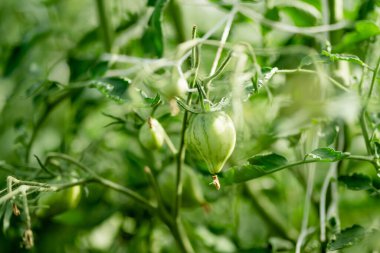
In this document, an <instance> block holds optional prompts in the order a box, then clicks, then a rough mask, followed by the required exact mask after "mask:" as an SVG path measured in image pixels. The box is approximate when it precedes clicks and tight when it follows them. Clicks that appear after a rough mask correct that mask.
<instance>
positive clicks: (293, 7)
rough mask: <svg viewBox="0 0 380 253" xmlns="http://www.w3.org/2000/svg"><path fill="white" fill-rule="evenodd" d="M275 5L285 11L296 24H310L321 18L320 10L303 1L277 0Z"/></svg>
mask: <svg viewBox="0 0 380 253" xmlns="http://www.w3.org/2000/svg"><path fill="white" fill-rule="evenodd" d="M275 4H276V7H277V8H279V9H281V10H282V11H283V12H285V13H287V14H288V15H289V17H290V18H291V19H292V20H293V22H294V24H295V25H296V26H312V25H314V24H315V23H316V21H317V20H319V19H321V18H322V15H321V13H320V11H319V10H318V9H317V8H315V7H314V6H313V5H311V4H309V3H306V2H304V1H299V0H293V1H286V0H277V1H276V3H275Z"/></svg>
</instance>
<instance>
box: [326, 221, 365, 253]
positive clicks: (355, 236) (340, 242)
mask: <svg viewBox="0 0 380 253" xmlns="http://www.w3.org/2000/svg"><path fill="white" fill-rule="evenodd" d="M367 234H368V232H367V231H366V230H365V229H364V228H363V227H362V226H359V225H356V224H355V225H353V226H352V227H350V228H346V229H345V230H343V231H342V232H341V233H339V234H336V235H335V236H336V239H335V240H333V241H330V242H329V243H328V244H327V249H328V250H331V251H333V250H339V249H343V248H347V247H350V246H353V245H355V244H357V243H358V242H360V241H361V240H363V239H364V237H365V236H366V235H367Z"/></svg>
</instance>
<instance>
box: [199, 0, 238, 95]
mask: <svg viewBox="0 0 380 253" xmlns="http://www.w3.org/2000/svg"><path fill="white" fill-rule="evenodd" d="M236 13H237V8H236V6H234V7H233V8H232V10H231V11H230V15H229V16H228V20H227V22H226V25H225V27H224V30H223V34H222V38H221V39H220V45H219V47H218V50H217V51H216V55H215V58H214V61H213V63H212V67H211V71H210V75H209V76H213V75H214V74H215V72H216V69H217V67H218V63H219V60H220V57H221V56H222V52H223V48H224V45H225V44H226V42H227V38H228V35H229V34H230V30H231V27H232V22H233V20H234V18H235V15H236ZM211 81H212V79H210V80H209V81H208V82H206V83H205V87H204V88H205V91H206V94H207V95H208V94H209V86H210V84H211Z"/></svg>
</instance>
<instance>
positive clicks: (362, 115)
mask: <svg viewBox="0 0 380 253" xmlns="http://www.w3.org/2000/svg"><path fill="white" fill-rule="evenodd" d="M365 107H366V106H365ZM365 114H366V109H365V108H363V109H362V110H361V112H360V116H359V122H360V128H361V129H362V133H363V138H364V142H365V146H366V149H367V153H368V154H369V155H372V154H373V152H372V148H371V141H370V139H369V133H368V128H367V123H366V119H365Z"/></svg>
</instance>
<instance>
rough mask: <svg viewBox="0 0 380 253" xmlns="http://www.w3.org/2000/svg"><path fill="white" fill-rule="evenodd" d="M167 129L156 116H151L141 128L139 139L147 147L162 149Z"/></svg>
mask: <svg viewBox="0 0 380 253" xmlns="http://www.w3.org/2000/svg"><path fill="white" fill-rule="evenodd" d="M164 131H165V130H164V129H163V128H162V126H161V124H160V122H158V121H157V120H156V119H155V118H149V119H148V121H147V122H145V123H144V125H143V126H142V127H141V128H140V131H139V140H140V142H141V144H142V145H143V146H144V147H145V148H146V149H160V148H161V147H162V145H163V144H164V140H165V132H164Z"/></svg>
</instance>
